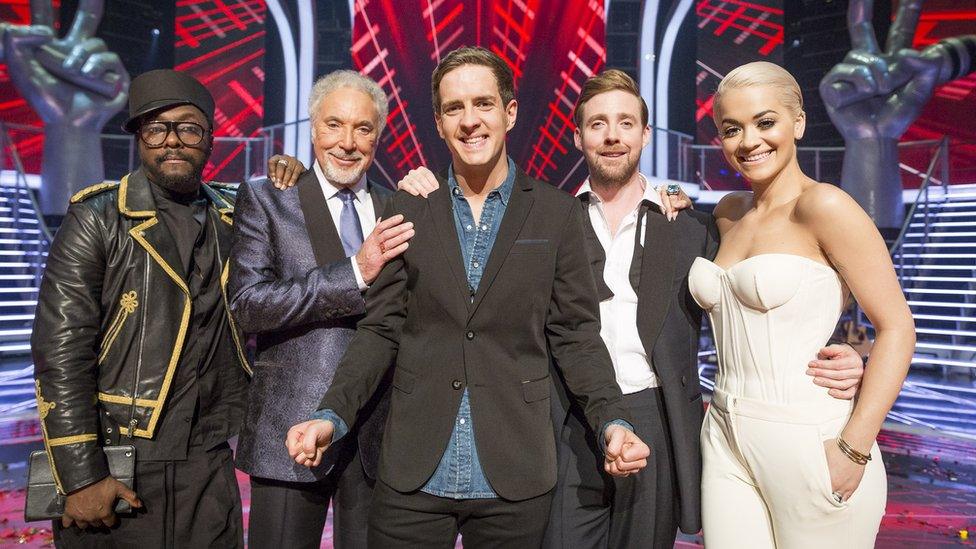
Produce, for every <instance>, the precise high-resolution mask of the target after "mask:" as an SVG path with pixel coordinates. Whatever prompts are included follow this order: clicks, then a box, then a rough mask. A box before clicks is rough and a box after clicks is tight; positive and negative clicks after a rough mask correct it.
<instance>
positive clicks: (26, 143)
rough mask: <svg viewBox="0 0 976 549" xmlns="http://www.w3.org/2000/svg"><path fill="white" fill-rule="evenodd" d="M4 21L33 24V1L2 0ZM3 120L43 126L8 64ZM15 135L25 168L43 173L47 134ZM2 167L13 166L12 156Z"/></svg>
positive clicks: (0, 90)
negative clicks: (9, 74) (13, 77)
mask: <svg viewBox="0 0 976 549" xmlns="http://www.w3.org/2000/svg"><path fill="white" fill-rule="evenodd" d="M53 4H54V20H55V21H57V20H58V15H57V14H58V9H59V8H60V5H61V2H60V0H55V2H53ZM0 21H3V22H6V23H12V24H15V25H26V24H29V23H30V1H29V0H0ZM0 120H3V121H4V122H9V123H12V124H23V125H27V126H36V127H38V128H39V127H41V126H42V125H43V124H42V123H41V119H40V118H38V116H37V114H35V113H34V110H33V109H31V108H30V106H29V105H28V104H27V101H25V100H24V98H23V97H21V95H20V93H19V92H18V91H17V89H16V88H14V85H13V84H12V83H11V82H10V77H9V76H8V75H7V66H6V65H5V64H2V63H0ZM10 135H11V137H12V138H13V140H14V143H15V145H16V147H17V152H18V154H20V157H21V160H22V161H23V162H24V169H25V170H26V171H27V172H28V173H40V172H41V158H42V155H43V150H44V135H43V134H41V133H35V132H26V131H11V132H10ZM2 162H3V165H0V168H2V169H11V168H12V165H11V164H10V159H9V158H7V157H6V154H4V158H3V160H2Z"/></svg>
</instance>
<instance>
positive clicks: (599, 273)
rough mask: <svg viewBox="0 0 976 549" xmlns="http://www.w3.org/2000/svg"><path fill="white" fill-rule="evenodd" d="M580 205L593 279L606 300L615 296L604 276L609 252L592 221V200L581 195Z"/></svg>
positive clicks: (601, 296)
mask: <svg viewBox="0 0 976 549" xmlns="http://www.w3.org/2000/svg"><path fill="white" fill-rule="evenodd" d="M580 206H582V208H583V234H584V235H585V237H586V255H587V256H588V257H589V258H590V270H591V271H593V279H594V281H595V282H596V292H597V295H598V296H599V297H600V301H606V300H607V299H610V298H611V297H613V292H612V291H610V287H609V286H607V281H606V279H605V278H604V277H603V270H604V269H605V268H606V264H607V253H606V252H605V251H604V250H603V244H601V243H600V237H599V236H597V235H596V230H595V229H594V228H593V223H592V222H591V221H590V201H589V198H588V197H580Z"/></svg>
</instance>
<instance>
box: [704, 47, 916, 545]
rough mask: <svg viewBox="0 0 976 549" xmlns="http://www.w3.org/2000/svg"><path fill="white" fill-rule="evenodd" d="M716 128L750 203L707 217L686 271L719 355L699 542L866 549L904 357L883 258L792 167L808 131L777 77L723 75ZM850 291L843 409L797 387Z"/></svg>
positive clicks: (749, 68) (880, 494)
mask: <svg viewBox="0 0 976 549" xmlns="http://www.w3.org/2000/svg"><path fill="white" fill-rule="evenodd" d="M714 120H715V124H716V126H717V127H718V133H719V136H720V138H721V140H722V149H723V152H724V154H725V157H726V159H727V160H728V162H729V164H731V165H732V167H733V168H735V169H736V170H738V171H739V172H740V173H741V174H742V176H743V177H744V178H745V179H746V180H747V181H748V182H749V184H750V185H751V187H752V191H751V192H739V193H732V194H730V195H728V196H726V197H725V198H723V199H722V201H721V202H720V203H719V204H718V205H717V206H716V208H715V217H716V220H717V223H718V227H719V231H720V233H721V236H722V240H721V246H720V248H719V251H718V255H717V256H716V258H715V261H714V262H711V261H708V260H706V259H704V258H698V259H697V260H696V262H695V264H694V265H693V266H692V269H691V272H690V274H689V287H690V290H691V292H692V295H693V296H694V298H695V300H696V301H697V302H698V303H699V305H701V306H702V308H703V309H705V310H706V311H707V312H708V314H709V317H710V319H711V322H712V327H713V331H714V334H715V341H716V347H717V349H718V356H719V369H718V375H717V379H716V385H715V395H714V398H713V400H712V405H711V406H710V408H709V411H708V414H707V416H706V418H705V424H704V427H703V428H702V436H701V440H702V451H703V480H702V499H703V502H702V514H703V521H704V533H705V545H706V546H707V547H709V548H710V549H719V548H723V547H736V548H738V547H748V548H750V549H753V548H764V547H782V548H795V547H836V548H838V549H839V548H845V549H847V548H856V547H873V546H874V539H875V537H876V535H877V532H878V526H879V524H880V522H881V518H882V516H883V515H884V508H885V500H886V493H887V489H886V486H887V483H886V478H885V470H884V464H883V463H882V462H881V454H880V452H879V450H878V446H877V444H876V443H875V438H876V437H877V435H878V431H879V430H880V429H881V425H882V423H883V421H884V418H885V415H886V414H887V412H888V410H889V409H890V408H891V406H892V404H893V403H894V401H895V398H896V397H897V396H898V391H899V390H900V388H901V384H902V382H903V381H904V378H905V375H906V373H907V371H908V366H909V363H910V361H911V357H912V352H913V349H914V345H915V329H914V324H913V320H912V316H911V313H910V311H909V308H908V305H907V303H906V302H905V299H904V296H903V295H902V292H901V288H900V287H899V285H898V280H897V278H896V276H895V271H894V268H893V266H892V263H891V259H890V258H889V256H888V252H887V249H886V248H885V245H884V242H883V240H882V238H881V236H880V234H879V233H878V231H877V229H876V228H875V226H874V224H873V223H872V222H871V219H870V218H868V216H867V215H866V214H865V213H864V211H863V210H862V209H861V208H860V207H859V206H858V205H857V203H855V202H854V201H853V200H852V199H851V198H850V197H849V196H848V195H847V194H845V193H844V192H843V191H842V190H840V189H839V188H837V187H835V186H833V185H829V184H825V183H819V182H817V181H814V180H813V179H810V178H809V177H807V176H806V175H804V174H803V172H802V171H801V170H800V167H799V165H798V164H797V159H796V141H797V140H798V139H800V138H801V137H803V130H804V125H805V123H806V118H805V115H804V112H803V99H802V96H801V94H800V89H799V86H798V85H797V83H796V80H794V78H793V77H792V76H791V75H790V74H789V73H788V72H786V71H785V70H784V69H782V68H781V67H779V66H777V65H774V64H772V63H766V62H758V63H750V64H747V65H743V66H741V67H739V68H737V69H735V70H733V71H732V72H730V73H729V74H728V75H727V76H726V77H725V78H724V79H723V80H722V82H721V83H720V84H719V87H718V91H717V93H716V95H715V99H714ZM849 292H850V293H853V295H854V296H855V297H856V298H857V300H858V302H859V303H860V305H861V307H862V309H863V310H864V312H865V314H867V316H868V318H870V320H871V322H872V324H873V325H874V327H875V329H876V331H877V341H876V343H875V346H874V350H873V352H872V354H871V360H870V362H871V364H870V366H869V367H868V368H867V369H866V372H865V375H864V380H863V382H862V386H861V392H860V395H859V397H858V399H857V400H856V404H855V403H852V402H851V401H846V400H837V399H834V398H831V397H830V396H829V395H828V394H827V391H826V390H824V389H823V388H821V387H817V386H816V385H813V384H811V383H809V381H808V376H806V375H805V373H806V368H807V366H806V364H807V362H809V360H810V359H811V358H813V357H814V356H815V355H816V352H817V350H818V349H820V347H822V346H823V344H824V342H825V341H827V339H828V337H829V336H830V333H831V331H832V330H833V328H834V326H835V324H836V322H837V319H838V317H839V315H840V313H841V309H842V308H843V305H844V301H845V299H846V298H847V296H848V293H849Z"/></svg>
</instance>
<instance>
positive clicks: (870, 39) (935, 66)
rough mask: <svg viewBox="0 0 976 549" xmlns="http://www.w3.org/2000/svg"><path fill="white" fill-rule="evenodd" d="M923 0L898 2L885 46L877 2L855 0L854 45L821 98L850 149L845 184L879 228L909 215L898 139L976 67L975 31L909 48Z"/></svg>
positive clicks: (850, 13)
mask: <svg viewBox="0 0 976 549" xmlns="http://www.w3.org/2000/svg"><path fill="white" fill-rule="evenodd" d="M922 4H923V0H901V1H900V2H899V4H898V10H897V12H896V15H895V20H894V22H893V23H892V25H891V29H890V30H889V32H888V40H887V43H886V44H885V49H884V51H882V50H881V49H880V47H879V46H878V40H877V37H876V35H875V32H874V26H873V25H872V24H871V17H872V12H873V0H850V4H849V5H848V10H847V25H848V31H849V32H850V36H851V46H852V48H853V49H851V51H850V52H849V53H848V54H847V57H845V58H844V61H843V62H841V63H839V64H837V65H836V66H834V68H832V69H831V70H830V72H828V73H827V75H826V76H824V78H823V80H821V82H820V96H821V97H822V98H823V101H824V104H825V105H826V106H827V113H828V114H829V115H830V120H831V121H832V122H833V123H834V126H836V127H837V129H838V130H839V131H840V133H841V135H843V136H844V141H845V145H846V151H845V153H844V165H843V170H842V173H841V186H842V187H843V189H844V190H845V191H847V192H848V193H850V194H851V196H853V197H854V198H855V200H857V201H858V203H859V204H860V205H861V206H862V207H863V208H864V209H865V210H866V211H867V212H868V214H869V215H870V216H871V217H872V219H874V222H875V224H877V225H878V227H881V228H890V229H894V228H899V227H901V223H902V219H903V217H904V204H903V203H902V197H901V191H902V184H901V173H900V171H899V168H898V139H899V138H900V137H901V136H902V134H904V133H905V130H907V129H908V127H909V126H910V125H911V124H912V122H914V121H915V119H916V118H918V116H919V114H921V112H922V108H923V107H924V106H925V104H926V103H927V102H928V100H929V99H930V98H931V97H932V92H933V91H934V90H935V88H936V86H939V85H941V84H944V83H946V82H949V81H952V80H955V79H956V78H959V77H961V76H965V75H967V74H969V73H970V72H972V71H973V70H974V69H976V59H974V56H976V36H974V35H966V36H957V37H953V38H946V39H944V40H941V41H939V42H938V43H936V44H933V45H931V46H928V47H926V48H925V49H923V50H921V51H918V50H915V49H912V48H911V45H912V39H913V37H914V36H915V28H916V26H917V25H918V19H919V15H920V13H921V11H922Z"/></svg>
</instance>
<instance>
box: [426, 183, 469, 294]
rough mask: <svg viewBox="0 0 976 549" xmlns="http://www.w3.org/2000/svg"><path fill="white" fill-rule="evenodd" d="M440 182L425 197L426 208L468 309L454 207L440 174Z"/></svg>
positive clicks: (465, 275)
mask: <svg viewBox="0 0 976 549" xmlns="http://www.w3.org/2000/svg"><path fill="white" fill-rule="evenodd" d="M437 182H438V183H439V184H440V185H439V187H438V188H437V190H436V191H434V192H432V193H430V195H429V196H428V197H427V208H429V209H430V218H431V219H432V220H433V222H434V227H435V228H436V230H437V237H438V240H440V243H441V251H442V252H443V253H444V257H445V259H447V265H448V267H450V269H451V274H453V275H454V280H455V281H456V282H457V289H458V293H459V294H460V295H461V298H462V300H463V302H464V304H465V306H466V307H468V308H469V309H470V305H471V296H470V292H469V291H468V277H467V271H465V269H464V264H462V263H461V257H462V256H461V243H460V242H459V241H458V235H457V229H456V228H455V226H454V209H453V207H452V205H451V190H450V187H448V184H447V180H446V179H445V178H442V177H440V176H438V177H437Z"/></svg>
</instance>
